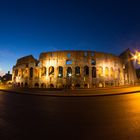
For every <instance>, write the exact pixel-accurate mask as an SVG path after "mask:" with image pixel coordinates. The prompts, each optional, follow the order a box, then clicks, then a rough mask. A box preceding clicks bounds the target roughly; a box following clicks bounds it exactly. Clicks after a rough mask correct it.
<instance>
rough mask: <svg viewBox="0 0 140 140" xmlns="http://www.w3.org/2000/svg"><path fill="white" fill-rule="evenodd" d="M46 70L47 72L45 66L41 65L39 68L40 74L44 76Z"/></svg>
mask: <svg viewBox="0 0 140 140" xmlns="http://www.w3.org/2000/svg"><path fill="white" fill-rule="evenodd" d="M46 72H47V70H46V67H43V68H42V69H41V75H42V76H45V75H46Z"/></svg>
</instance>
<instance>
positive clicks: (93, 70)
mask: <svg viewBox="0 0 140 140" xmlns="http://www.w3.org/2000/svg"><path fill="white" fill-rule="evenodd" d="M92 78H96V67H92Z"/></svg>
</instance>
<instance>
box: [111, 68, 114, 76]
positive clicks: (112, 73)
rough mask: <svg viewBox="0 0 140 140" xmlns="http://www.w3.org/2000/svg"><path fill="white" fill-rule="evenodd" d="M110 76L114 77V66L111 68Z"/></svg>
mask: <svg viewBox="0 0 140 140" xmlns="http://www.w3.org/2000/svg"><path fill="white" fill-rule="evenodd" d="M110 77H111V78H114V70H113V67H111V68H110Z"/></svg>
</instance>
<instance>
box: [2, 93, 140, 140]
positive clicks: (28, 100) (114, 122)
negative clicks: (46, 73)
mask: <svg viewBox="0 0 140 140" xmlns="http://www.w3.org/2000/svg"><path fill="white" fill-rule="evenodd" d="M0 139H1V140H7V139H9V140H21V139H24V140H27V139H30V140H34V139H38V140H43V139H48V140H56V139H61V140H62V139H63V140H140V93H135V94H125V95H113V96H98V97H50V96H35V95H22V94H14V93H4V92H2V91H1V92H0Z"/></svg>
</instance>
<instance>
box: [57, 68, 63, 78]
mask: <svg viewBox="0 0 140 140" xmlns="http://www.w3.org/2000/svg"><path fill="white" fill-rule="evenodd" d="M58 77H59V78H62V77H63V67H62V66H59V67H58Z"/></svg>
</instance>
